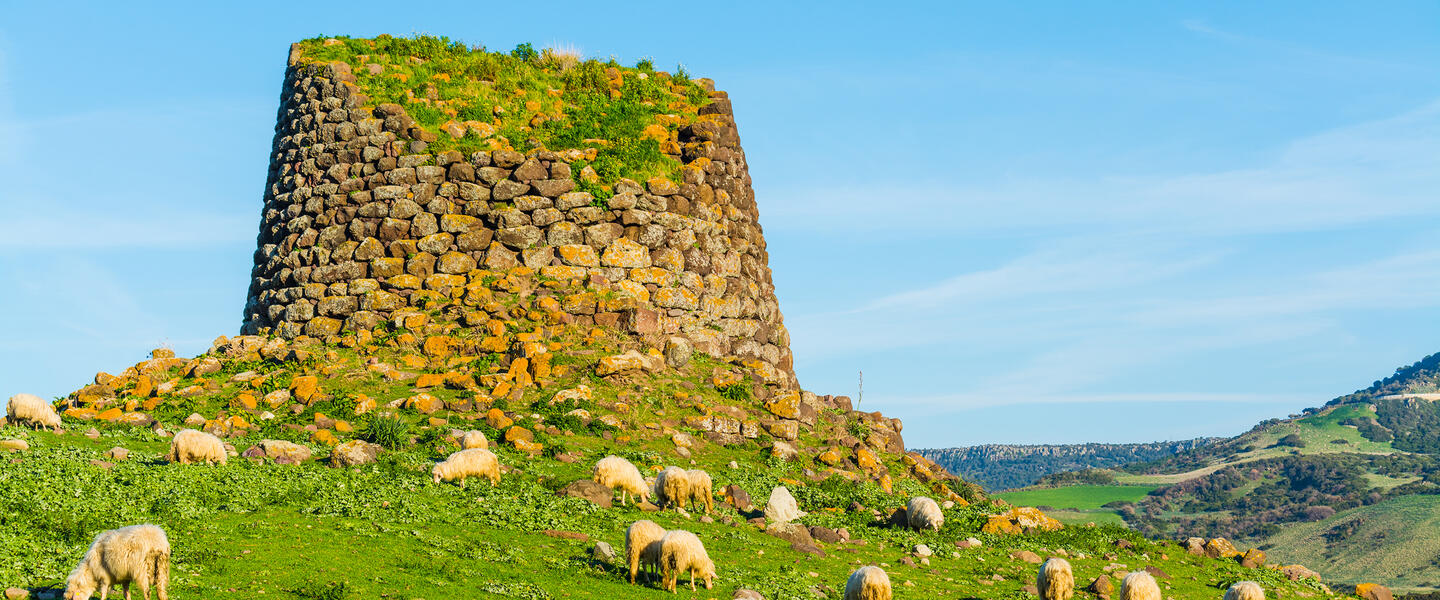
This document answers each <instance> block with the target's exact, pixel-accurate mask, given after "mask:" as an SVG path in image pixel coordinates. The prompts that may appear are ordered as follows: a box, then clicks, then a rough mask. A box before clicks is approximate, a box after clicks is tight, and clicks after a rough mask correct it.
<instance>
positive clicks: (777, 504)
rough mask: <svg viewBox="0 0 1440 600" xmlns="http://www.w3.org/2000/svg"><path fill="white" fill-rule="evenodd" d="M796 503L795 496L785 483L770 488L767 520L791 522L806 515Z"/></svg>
mask: <svg viewBox="0 0 1440 600" xmlns="http://www.w3.org/2000/svg"><path fill="white" fill-rule="evenodd" d="M805 514H806V513H805V512H804V511H801V510H800V507H799V505H797V504H796V503H795V497H794V496H792V495H790V490H789V489H786V488H785V486H783V485H777V486H775V489H773V490H770V500H769V501H767V502H766V503H765V520H766V521H768V522H770V523H789V522H791V521H794V520H795V519H799V518H800V517H803V516H805Z"/></svg>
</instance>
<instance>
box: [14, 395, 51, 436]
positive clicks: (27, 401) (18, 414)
mask: <svg viewBox="0 0 1440 600" xmlns="http://www.w3.org/2000/svg"><path fill="white" fill-rule="evenodd" d="M5 418H6V420H8V421H9V422H10V424H11V425H15V426H19V425H21V424H29V425H30V426H32V427H35V428H37V429H38V428H41V427H46V428H49V429H50V430H51V431H53V432H55V433H60V415H58V414H56V413H55V407H54V406H51V405H50V403H49V402H46V401H45V400H44V399H43V398H41V397H39V396H36V395H34V394H15V395H14V396H11V397H10V402H9V403H8V404H6V405H5Z"/></svg>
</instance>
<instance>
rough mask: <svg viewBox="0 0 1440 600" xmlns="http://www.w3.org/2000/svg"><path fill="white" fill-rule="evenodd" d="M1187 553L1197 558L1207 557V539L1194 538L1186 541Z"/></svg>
mask: <svg viewBox="0 0 1440 600" xmlns="http://www.w3.org/2000/svg"><path fill="white" fill-rule="evenodd" d="M1185 551H1186V552H1189V553H1191V554H1194V555H1195V556H1205V538H1201V537H1192V538H1188V539H1186V540H1185Z"/></svg>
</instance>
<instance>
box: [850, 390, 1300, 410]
mask: <svg viewBox="0 0 1440 600" xmlns="http://www.w3.org/2000/svg"><path fill="white" fill-rule="evenodd" d="M874 400H875V402H876V403H877V404H883V405H885V406H887V407H895V408H904V409H906V410H912V411H936V412H941V413H943V412H952V411H953V412H961V411H967V410H974V409H977V408H990V407H995V406H1025V405H1040V404H1121V403H1145V404H1179V403H1187V402H1200V403H1219V404H1260V403H1290V404H1296V405H1298V404H1303V403H1305V402H1311V401H1313V400H1314V398H1312V397H1308V396H1305V395H1300V394H1226V393H1175V392H1155V393H1129V394H1052V395H1043V394H1027V395H1004V394H987V393H966V394H942V395H933V396H879V397H875V398H874Z"/></svg>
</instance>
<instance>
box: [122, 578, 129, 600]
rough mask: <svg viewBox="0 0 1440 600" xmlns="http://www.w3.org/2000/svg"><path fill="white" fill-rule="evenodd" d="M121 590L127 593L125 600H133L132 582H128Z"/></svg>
mask: <svg viewBox="0 0 1440 600" xmlns="http://www.w3.org/2000/svg"><path fill="white" fill-rule="evenodd" d="M121 589H123V590H124V591H125V600H131V598H130V582H128V581H127V582H125V585H123V586H121Z"/></svg>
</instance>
